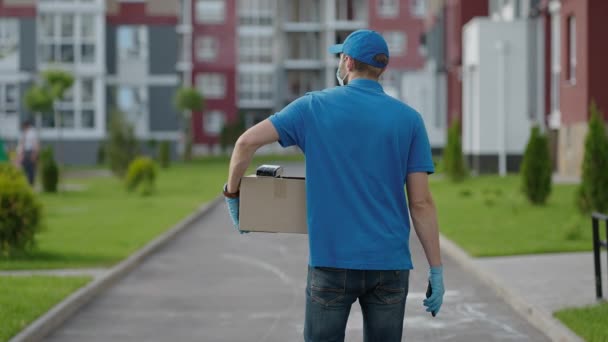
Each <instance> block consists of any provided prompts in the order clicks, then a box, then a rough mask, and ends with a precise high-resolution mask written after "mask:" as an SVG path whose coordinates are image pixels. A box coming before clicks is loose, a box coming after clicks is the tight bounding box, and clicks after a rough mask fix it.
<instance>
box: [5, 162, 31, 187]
mask: <svg viewBox="0 0 608 342" xmlns="http://www.w3.org/2000/svg"><path fill="white" fill-rule="evenodd" d="M0 175H2V176H4V177H6V178H8V179H9V180H12V181H15V182H21V181H23V182H26V183H27V179H26V178H25V175H24V174H23V172H21V170H19V169H18V168H16V167H15V166H13V165H12V164H9V163H0Z"/></svg>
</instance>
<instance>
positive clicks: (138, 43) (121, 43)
mask: <svg viewBox="0 0 608 342" xmlns="http://www.w3.org/2000/svg"><path fill="white" fill-rule="evenodd" d="M117 36H118V42H117V46H118V58H119V59H147V58H148V30H146V27H145V26H120V27H119V28H118V31H117Z"/></svg>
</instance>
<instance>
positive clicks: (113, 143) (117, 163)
mask: <svg viewBox="0 0 608 342" xmlns="http://www.w3.org/2000/svg"><path fill="white" fill-rule="evenodd" d="M107 139H108V140H107V141H106V142H105V143H104V146H105V148H106V152H105V156H106V158H107V160H108V163H109V165H110V169H111V170H112V172H113V173H114V175H116V176H118V177H123V176H124V175H125V173H126V172H127V169H128V167H129V164H130V163H131V161H133V159H135V157H136V156H137V152H138V146H137V140H136V139H135V134H134V133H133V127H132V126H131V125H130V124H129V123H127V122H126V120H125V118H124V115H123V113H121V112H120V111H117V110H115V111H113V112H112V114H111V115H110V123H109V125H108V138H107Z"/></svg>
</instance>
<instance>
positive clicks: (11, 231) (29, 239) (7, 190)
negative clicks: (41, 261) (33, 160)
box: [0, 164, 42, 256]
mask: <svg viewBox="0 0 608 342" xmlns="http://www.w3.org/2000/svg"><path fill="white" fill-rule="evenodd" d="M41 221H42V205H41V204H40V202H39V201H38V199H37V198H36V196H35V195H34V192H33V190H32V189H31V188H30V186H29V184H28V183H27V180H26V179H25V177H24V176H23V175H22V173H21V172H20V171H19V170H17V169H16V168H15V167H13V166H11V165H9V164H2V165H0V253H1V254H2V255H5V256H9V255H11V254H13V252H15V251H19V252H22V251H27V250H28V249H30V248H31V247H33V246H34V245H35V234H36V233H38V232H39V231H40V230H41V229H42V222H41Z"/></svg>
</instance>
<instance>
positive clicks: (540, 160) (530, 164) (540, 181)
mask: <svg viewBox="0 0 608 342" xmlns="http://www.w3.org/2000/svg"><path fill="white" fill-rule="evenodd" d="M552 168H553V166H552V165H551V155H550V151H549V143H548V141H547V137H546V136H545V135H542V134H541V133H540V129H539V128H538V127H533V128H532V132H531V133H530V140H528V146H526V151H525V152H524V159H523V161H522V164H521V170H520V174H521V177H522V190H523V192H524V194H525V195H526V197H527V198H528V200H529V201H530V202H531V203H532V204H539V205H542V204H545V202H546V201H547V198H548V197H549V195H550V194H551V175H552V173H553V170H552Z"/></svg>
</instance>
